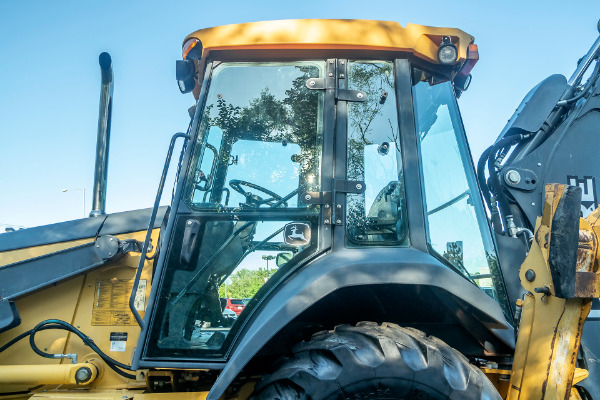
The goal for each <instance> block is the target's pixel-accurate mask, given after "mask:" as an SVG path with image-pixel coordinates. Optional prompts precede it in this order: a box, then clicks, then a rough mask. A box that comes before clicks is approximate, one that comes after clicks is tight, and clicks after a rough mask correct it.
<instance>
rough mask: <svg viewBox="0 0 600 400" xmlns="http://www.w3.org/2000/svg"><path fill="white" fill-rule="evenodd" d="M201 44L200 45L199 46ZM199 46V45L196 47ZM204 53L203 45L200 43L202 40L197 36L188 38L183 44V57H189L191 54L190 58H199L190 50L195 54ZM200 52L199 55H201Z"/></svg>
mask: <svg viewBox="0 0 600 400" xmlns="http://www.w3.org/2000/svg"><path fill="white" fill-rule="evenodd" d="M198 45H199V46H198ZM196 46H198V47H196ZM194 49H195V50H196V51H192V50H194ZM198 50H199V53H200V54H201V53H202V45H201V44H200V40H198V39H196V38H190V39H188V40H186V42H185V43H184V44H183V50H182V52H183V59H184V60H185V59H187V57H188V55H190V58H192V59H194V58H199V57H193V56H192V54H190V52H192V53H193V55H195V54H194V53H198ZM200 54H198V56H199V55H200Z"/></svg>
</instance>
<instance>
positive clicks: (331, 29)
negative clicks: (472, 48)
mask: <svg viewBox="0 0 600 400" xmlns="http://www.w3.org/2000/svg"><path fill="white" fill-rule="evenodd" d="M444 36H450V37H451V39H452V43H454V44H455V45H456V46H457V48H458V60H457V62H458V63H462V62H463V61H465V60H466V58H467V48H468V46H469V44H471V43H473V41H474V38H473V36H471V35H469V34H467V33H465V32H464V31H462V30H460V29H456V28H437V27H430V26H423V25H416V24H407V25H406V27H402V26H401V25H400V24H399V23H397V22H389V21H370V20H362V19H292V20H279V21H263V22H249V23H244V24H233V25H223V26H217V27H214V28H206V29H200V30H198V31H196V32H194V33H192V34H190V35H188V36H187V37H186V39H185V40H188V39H190V38H197V39H199V40H200V41H201V42H202V47H203V53H204V54H203V57H204V56H207V55H208V53H210V52H211V51H213V50H237V49H240V50H241V49H357V50H385V51H400V52H409V53H413V54H414V55H415V56H417V57H419V58H422V59H424V60H426V61H429V62H432V63H436V64H437V63H438V60H437V51H438V47H439V45H440V43H441V41H442V37H444ZM184 43H185V41H184Z"/></svg>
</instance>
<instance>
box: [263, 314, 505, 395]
mask: <svg viewBox="0 0 600 400" xmlns="http://www.w3.org/2000/svg"><path fill="white" fill-rule="evenodd" d="M293 352H294V355H293V356H292V357H291V358H286V359H283V360H280V361H279V362H278V363H277V364H276V370H275V372H273V373H272V374H270V375H265V376H264V377H263V378H262V380H261V381H260V382H258V383H257V385H256V386H255V389H254V394H253V395H252V397H251V399H252V400H366V399H368V400H392V399H394V400H397V399H405V400H409V399H411V400H412V399H414V400H438V399H453V400H458V399H460V400H470V399H474V400H475V399H476V400H496V399H498V400H500V399H501V397H500V395H499V394H498V392H497V391H496V389H495V388H494V386H493V385H492V383H491V382H490V381H489V380H488V379H487V377H486V376H485V375H484V374H483V372H482V371H481V370H480V369H478V368H476V367H475V366H473V365H471V364H470V363H469V361H468V360H467V359H466V357H464V356H463V355H462V354H461V353H459V352H458V351H457V350H455V349H453V348H451V347H450V346H448V345H447V344H445V343H444V342H442V341H441V340H439V339H437V338H435V337H432V336H429V337H428V336H426V335H425V334H424V333H423V332H421V331H419V330H416V329H412V328H401V327H400V326H398V325H395V324H390V323H384V324H382V325H378V324H377V323H374V322H361V323H359V324H358V325H356V326H350V325H340V326H338V327H336V328H335V330H333V331H324V332H319V333H317V334H315V335H314V336H313V337H312V339H311V340H310V341H309V342H302V343H300V344H298V345H296V346H295V347H294V349H293Z"/></svg>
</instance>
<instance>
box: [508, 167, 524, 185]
mask: <svg viewBox="0 0 600 400" xmlns="http://www.w3.org/2000/svg"><path fill="white" fill-rule="evenodd" d="M506 180H507V181H508V183H509V184H511V185H516V184H518V183H519V182H521V174H519V172H518V171H515V170H514V169H511V170H510V171H508V172H507V173H506Z"/></svg>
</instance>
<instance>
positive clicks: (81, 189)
mask: <svg viewBox="0 0 600 400" xmlns="http://www.w3.org/2000/svg"><path fill="white" fill-rule="evenodd" d="M74 190H79V191H81V192H82V193H83V201H82V203H81V205H82V211H83V218H85V217H86V215H85V188H80V189H78V188H73V189H63V190H62V192H63V193H65V192H68V191H71V192H72V191H74Z"/></svg>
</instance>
